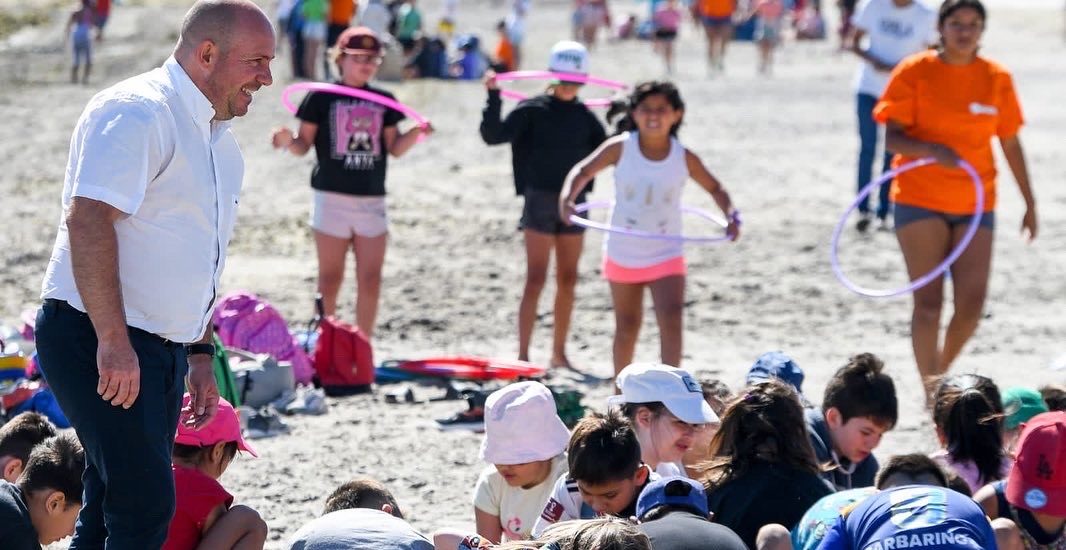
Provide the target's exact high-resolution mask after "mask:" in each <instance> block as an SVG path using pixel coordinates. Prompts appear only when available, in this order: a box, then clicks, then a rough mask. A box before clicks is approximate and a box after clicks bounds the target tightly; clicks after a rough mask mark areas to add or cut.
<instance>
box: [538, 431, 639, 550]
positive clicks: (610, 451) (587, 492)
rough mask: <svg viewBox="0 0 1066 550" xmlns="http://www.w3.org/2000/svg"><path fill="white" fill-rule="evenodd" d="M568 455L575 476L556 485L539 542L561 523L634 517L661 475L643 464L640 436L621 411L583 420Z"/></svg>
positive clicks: (542, 519) (541, 523)
mask: <svg viewBox="0 0 1066 550" xmlns="http://www.w3.org/2000/svg"><path fill="white" fill-rule="evenodd" d="M566 454H567V461H568V462H569V466H570V472H569V473H568V474H567V475H566V476H564V477H560V478H559V480H558V481H557V482H556V483H555V488H554V489H552V494H551V497H549V498H548V502H547V503H545V505H544V511H542V512H541V514H540V517H539V518H538V519H537V523H536V524H535V525H534V526H533V538H537V537H539V536H540V534H541V533H543V532H544V530H545V529H547V528H548V527H549V526H551V525H553V524H555V523H559V522H561V521H567V520H572V519H592V518H595V517H598V516H604V515H612V516H618V517H623V518H628V517H630V516H633V515H635V514H636V506H637V497H639V496H640V492H641V490H642V489H644V486H645V485H647V484H648V483H649V482H651V481H655V480H656V479H658V477H659V476H658V475H656V474H655V473H654V472H652V471H651V469H650V468H648V466H647V465H645V464H643V463H642V462H641V460H640V443H639V442H638V441H637V434H636V432H635V431H633V426H632V425H631V424H630V423H629V420H628V419H626V418H625V417H624V416H622V415H621V414H620V413H618V412H617V411H611V412H608V413H607V414H600V413H593V414H591V415H589V416H586V417H585V418H582V419H581V421H580V422H578V423H577V425H576V426H574V431H573V433H572V434H571V436H570V443H569V445H568V446H567V450H566Z"/></svg>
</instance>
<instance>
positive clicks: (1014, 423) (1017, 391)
mask: <svg viewBox="0 0 1066 550" xmlns="http://www.w3.org/2000/svg"><path fill="white" fill-rule="evenodd" d="M1003 412H1004V413H1006V415H1007V417H1006V418H1005V419H1004V420H1003V426H1004V427H1005V428H1006V429H1008V430H1013V429H1014V428H1017V427H1018V426H1019V425H1020V424H1021V423H1023V422H1025V421H1027V420H1029V419H1030V418H1032V417H1034V416H1036V415H1038V414H1040V413H1045V412H1048V408H1047V404H1046V403H1044V398H1043V397H1042V396H1041V395H1040V392H1038V391H1036V390H1034V389H1031V388H1023V387H1020V386H1014V387H1013V388H1007V389H1006V390H1005V391H1004V392H1003Z"/></svg>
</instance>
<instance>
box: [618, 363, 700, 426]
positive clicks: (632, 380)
mask: <svg viewBox="0 0 1066 550" xmlns="http://www.w3.org/2000/svg"><path fill="white" fill-rule="evenodd" d="M615 383H616V384H618V388H619V389H621V390H622V395H614V396H611V397H609V398H608V399H607V405H608V406H614V405H622V404H625V403H656V402H658V403H662V404H663V405H666V409H667V410H669V411H670V412H671V413H672V414H673V415H674V416H676V417H678V418H679V419H681V420H682V421H684V422H688V423H689V424H708V423H711V422H718V415H716V414H714V410H713V409H711V406H710V405H708V404H707V401H706V400H705V399H704V398H703V390H702V389H701V388H700V385H699V384H698V383H697V382H696V380H695V379H693V378H692V375H691V374H689V373H687V372H685V371H683V370H681V369H679V368H677V367H671V366H670V365H663V364H661V363H633V364H631V365H629V366H628V367H626V368H624V369H622V372H620V373H618V376H616V377H615Z"/></svg>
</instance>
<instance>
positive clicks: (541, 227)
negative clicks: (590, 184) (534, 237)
mask: <svg viewBox="0 0 1066 550" xmlns="http://www.w3.org/2000/svg"><path fill="white" fill-rule="evenodd" d="M523 195H524V196H525V198H526V202H525V204H524V205H523V206H522V219H520V220H519V221H518V229H522V230H525V229H529V230H531V231H536V232H537V233H547V234H548V235H580V234H581V233H583V232H584V231H585V228H584V227H581V226H580V225H566V224H564V223H563V221H562V219H560V218H559V193H556V192H554V191H538V190H536V189H526V190H525V192H524V193H523ZM577 202H578V203H579V204H580V203H582V202H585V194H584V193H582V194H581V195H579V196H578V198H577ZM580 216H581V217H583V218H586V217H588V216H587V215H585V214H580Z"/></svg>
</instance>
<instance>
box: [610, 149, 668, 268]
mask: <svg viewBox="0 0 1066 550" xmlns="http://www.w3.org/2000/svg"><path fill="white" fill-rule="evenodd" d="M638 140H639V138H638V136H637V133H636V132H628V133H627V134H626V139H625V140H624V141H622V155H621V158H620V159H619V160H618V165H617V166H615V169H614V204H613V205H612V207H611V226H613V227H623V228H626V229H634V230H638V231H646V232H649V233H656V234H659V235H679V234H681V190H682V187H683V186H684V185H685V182H686V181H687V180H688V165H687V164H686V163H685V148H684V147H683V146H682V145H681V143H680V142H678V141H677V138H670V152H669V153H668V154H667V156H666V158H665V159H663V160H659V161H655V160H649V159H647V158H645V157H644V155H643V154H642V153H641V152H640V143H639V142H638ZM603 248H604V253H605V254H606V255H607V257H608V258H610V260H611V261H612V262H614V263H616V264H618V265H621V266H622V267H630V268H642V267H651V266H653V265H656V264H660V263H662V262H665V261H667V260H672V259H674V258H677V257H679V256H681V255H682V254H683V252H684V251H683V247H682V243H681V242H679V241H668V240H658V239H648V238H643V237H633V236H630V235H621V234H618V233H607V236H606V237H605V238H604V241H603Z"/></svg>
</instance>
